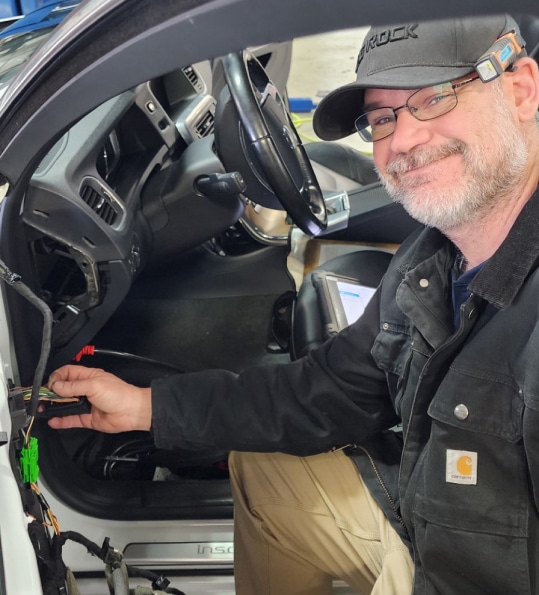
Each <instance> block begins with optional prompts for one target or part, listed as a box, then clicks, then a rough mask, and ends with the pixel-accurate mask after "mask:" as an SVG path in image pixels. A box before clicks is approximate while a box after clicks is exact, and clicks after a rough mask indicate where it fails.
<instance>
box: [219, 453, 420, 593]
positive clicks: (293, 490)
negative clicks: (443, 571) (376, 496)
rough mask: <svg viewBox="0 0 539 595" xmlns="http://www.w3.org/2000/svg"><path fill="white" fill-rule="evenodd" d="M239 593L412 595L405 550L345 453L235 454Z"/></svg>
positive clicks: (233, 476) (410, 570)
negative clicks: (341, 589) (337, 586)
mask: <svg viewBox="0 0 539 595" xmlns="http://www.w3.org/2000/svg"><path fill="white" fill-rule="evenodd" d="M230 476H231V483H232V491H233V495H234V510H235V512H234V515H235V516H234V525H235V547H234V558H235V571H234V572H235V579H236V593H237V595H306V594H308V595H329V594H330V593H331V592H332V587H331V585H332V579H333V578H338V579H342V580H343V581H345V582H346V583H347V584H349V585H350V586H351V587H353V588H354V589H357V590H358V591H359V593H361V594H362V595H365V594H367V593H372V594H376V595H409V594H410V592H411V590H412V580H413V563H412V560H411V557H410V554H409V552H408V549H407V548H406V546H405V545H404V544H403V542H402V540H401V539H400V538H399V536H398V535H397V533H396V532H395V530H394V529H393V528H392V527H391V526H390V524H389V522H388V521H387V519H386V517H385V516H384V514H383V513H382V511H381V509H380V507H379V506H378V505H377V504H376V502H375V501H374V500H373V498H372V496H371V495H370V493H369V491H368V490H367V488H366V487H365V485H364V483H363V480H362V479H361V477H360V475H359V473H358V471H357V469H356V467H355V465H354V463H353V462H352V461H351V460H350V459H349V458H348V457H347V456H346V455H344V454H343V453H342V452H341V451H336V452H331V453H325V454H321V455H316V456H311V457H295V456H291V455H284V454H280V453H270V454H265V453H239V452H234V453H231V455H230Z"/></svg>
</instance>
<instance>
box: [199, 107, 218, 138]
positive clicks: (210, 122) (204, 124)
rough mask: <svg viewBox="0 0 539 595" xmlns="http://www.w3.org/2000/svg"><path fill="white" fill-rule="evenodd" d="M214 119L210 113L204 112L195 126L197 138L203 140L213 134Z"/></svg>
mask: <svg viewBox="0 0 539 595" xmlns="http://www.w3.org/2000/svg"><path fill="white" fill-rule="evenodd" d="M214 123H215V118H214V115H213V114H212V112H206V113H205V114H204V116H203V117H202V119H201V120H200V121H199V122H197V124H196V133H197V136H198V138H204V137H206V136H208V135H209V134H212V133H213V129H214Z"/></svg>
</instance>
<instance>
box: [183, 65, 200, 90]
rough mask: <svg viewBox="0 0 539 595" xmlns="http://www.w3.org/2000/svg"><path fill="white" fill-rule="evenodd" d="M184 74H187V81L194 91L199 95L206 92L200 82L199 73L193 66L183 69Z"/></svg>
mask: <svg viewBox="0 0 539 595" xmlns="http://www.w3.org/2000/svg"><path fill="white" fill-rule="evenodd" d="M182 72H183V74H185V76H186V77H187V80H188V81H189V82H190V83H191V85H192V86H193V89H194V90H195V91H196V92H197V93H202V92H203V91H204V84H203V83H202V81H201V80H200V77H199V76H198V73H197V71H196V70H195V69H194V68H193V67H192V66H186V67H185V68H182Z"/></svg>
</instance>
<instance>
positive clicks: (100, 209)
mask: <svg viewBox="0 0 539 595" xmlns="http://www.w3.org/2000/svg"><path fill="white" fill-rule="evenodd" d="M80 197H81V198H82V200H83V201H84V202H85V203H86V204H87V205H88V206H89V207H90V208H91V209H92V211H94V213H96V214H97V215H99V217H101V219H103V221H104V222H105V223H107V224H108V225H114V223H115V221H116V219H117V217H118V213H117V212H116V211H115V210H114V207H113V206H112V204H111V203H110V200H109V199H108V197H107V196H106V195H105V193H104V192H102V191H101V192H100V191H98V190H96V189H95V188H92V186H90V185H88V184H85V185H84V186H83V187H82V188H81V191H80Z"/></svg>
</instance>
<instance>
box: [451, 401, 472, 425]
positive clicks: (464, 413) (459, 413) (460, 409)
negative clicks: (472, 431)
mask: <svg viewBox="0 0 539 595" xmlns="http://www.w3.org/2000/svg"><path fill="white" fill-rule="evenodd" d="M453 413H454V414H455V417H456V418H457V419H460V421H464V420H465V419H466V418H467V417H468V415H470V412H469V411H468V407H466V405H462V404H460V405H457V406H456V407H455V409H454V411H453Z"/></svg>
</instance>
